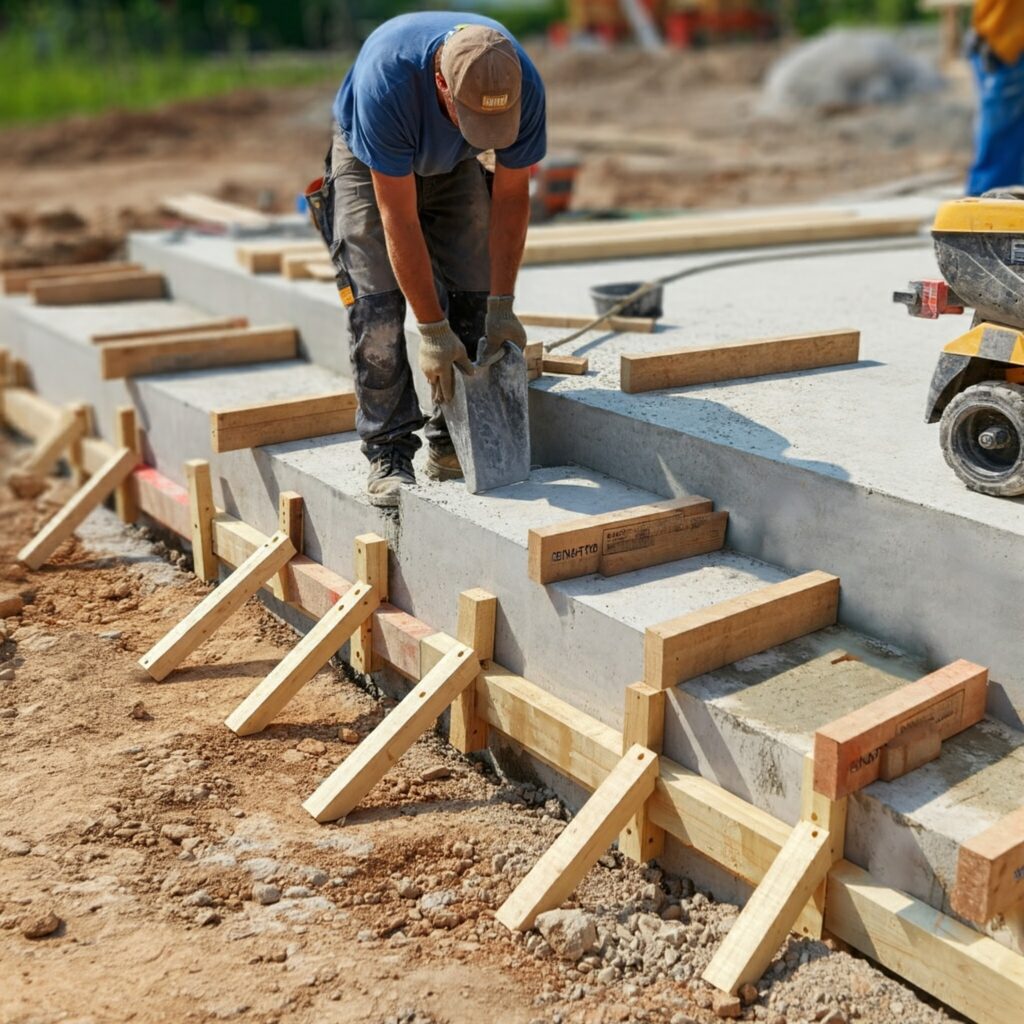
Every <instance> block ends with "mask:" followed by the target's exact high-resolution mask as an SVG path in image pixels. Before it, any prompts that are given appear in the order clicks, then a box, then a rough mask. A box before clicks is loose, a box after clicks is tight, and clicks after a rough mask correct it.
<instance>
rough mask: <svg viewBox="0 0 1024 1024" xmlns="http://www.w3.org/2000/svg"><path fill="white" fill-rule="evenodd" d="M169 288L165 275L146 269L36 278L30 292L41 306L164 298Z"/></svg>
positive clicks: (30, 286)
mask: <svg viewBox="0 0 1024 1024" xmlns="http://www.w3.org/2000/svg"><path fill="white" fill-rule="evenodd" d="M166 292H167V283H166V281H165V280H164V275H163V274H160V273H155V272H150V271H145V270H129V271H126V272H124V273H121V274H89V275H86V276H84V277H57V278H53V279H52V280H49V279H48V280H46V281H33V282H32V284H31V285H29V294H30V295H31V296H32V300H33V302H35V303H37V304H38V305H40V306H80V305H85V304H87V303H99V302H128V301H138V300H142V299H162V298H163V297H164V295H165V294H166Z"/></svg>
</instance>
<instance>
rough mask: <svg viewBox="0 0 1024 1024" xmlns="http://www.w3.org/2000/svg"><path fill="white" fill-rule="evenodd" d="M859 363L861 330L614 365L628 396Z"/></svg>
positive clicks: (632, 358) (635, 358)
mask: <svg viewBox="0 0 1024 1024" xmlns="http://www.w3.org/2000/svg"><path fill="white" fill-rule="evenodd" d="M859 358H860V331H854V330H842V331H828V332H814V333H811V334H792V335H788V336H786V337H779V338H760V339H757V340H755V341H730V342H722V343H720V344H716V345H700V346H693V347H688V348H675V349H668V350H666V351H662V352H651V353H647V354H633V355H630V354H623V355H622V356H621V357H620V360H619V383H620V386H621V388H622V390H623V391H625V392H626V393H627V394H638V393H640V392H643V391H656V390H658V389H660V388H679V387H687V386H689V385H692V384H710V383H713V382H715V381H721V380H739V379H742V378H744V377H761V376H764V375H765V374H770V373H793V372H795V371H798V370H813V369H816V368H818V367H822V366H839V365H842V364H846V363H856V362H857V361H858V359H859Z"/></svg>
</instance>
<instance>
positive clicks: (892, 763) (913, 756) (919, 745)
mask: <svg viewBox="0 0 1024 1024" xmlns="http://www.w3.org/2000/svg"><path fill="white" fill-rule="evenodd" d="M941 753H942V737H941V736H940V735H939V734H938V733H937V732H936V731H935V730H934V729H933V728H932V727H931V723H930V722H918V724H917V725H914V726H911V727H910V728H909V729H907V730H906V731H905V732H901V733H900V734H899V736H897V737H896V738H895V739H892V740H890V741H889V742H888V743H886V745H885V746H884V747H882V756H881V759H880V761H879V767H878V777H879V778H880V779H881V780H882V781H883V782H892V780H893V779H898V778H900V777H901V776H903V775H906V774H907V773H908V772H912V771H914V770H915V769H916V768H920V767H921V766H922V765H925V764H928V762H929V761H935V760H936V759H937V758H938V757H939V755H940V754H941Z"/></svg>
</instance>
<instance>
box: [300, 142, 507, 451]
mask: <svg viewBox="0 0 1024 1024" xmlns="http://www.w3.org/2000/svg"><path fill="white" fill-rule="evenodd" d="M416 193H417V199H418V207H419V215H420V226H421V227H422V229H423V235H424V238H425V239H426V243H427V249H428V250H429V252H430V256H431V262H432V269H433V273H434V281H435V284H436V287H437V293H438V299H439V300H440V303H441V308H442V309H443V310H445V312H446V315H447V317H448V321H449V323H450V324H451V326H452V330H453V331H454V332H455V333H456V334H457V335H458V336H459V338H460V339H461V340H462V343H463V344H464V345H465V346H466V351H467V352H468V353H469V357H470V359H473V358H475V356H476V348H477V344H478V342H479V340H480V338H481V337H482V336H483V333H484V320H485V317H486V314H487V295H488V291H489V288H490V260H489V257H488V245H487V235H488V228H489V224H490V194H489V192H488V189H487V183H486V180H485V175H484V170H483V168H482V167H481V165H480V163H479V162H478V161H477V160H465V161H463V162H462V163H460V164H458V165H457V166H456V167H455V169H454V170H452V171H450V172H449V173H448V174H438V175H432V176H430V177H425V178H421V177H417V179H416ZM308 199H309V201H310V209H311V211H312V213H313V217H314V219H315V220H316V223H317V226H318V227H319V228H320V231H321V234H323V236H324V241H325V242H326V243H327V246H328V249H329V251H330V255H331V260H332V262H333V264H334V269H335V272H336V274H337V282H338V293H339V295H340V296H341V300H342V302H343V303H344V304H345V306H346V307H347V309H348V320H349V329H350V334H351V338H350V345H351V347H350V354H351V359H352V367H353V370H354V374H355V391H356V398H357V399H358V401H359V412H358V414H357V416H356V430H357V431H358V432H359V436H360V438H361V439H362V442H363V445H362V447H363V452H364V453H365V455H366V456H367V458H369V459H371V460H372V459H374V458H376V457H377V456H378V455H381V454H383V453H384V452H385V451H387V450H388V449H394V448H397V449H399V450H401V451H402V452H403V453H404V454H407V455H409V456H411V455H412V454H413V453H414V452H415V451H416V450H417V449H418V448H419V447H420V439H419V438H418V437H417V436H416V434H415V431H417V430H419V429H420V428H421V427H423V426H424V424H426V430H425V431H424V433H425V434H426V436H427V439H428V440H429V441H430V443H431V444H432V445H436V446H437V447H439V448H440V449H441V450H443V451H450V450H451V438H450V436H449V434H448V429H447V427H446V426H445V422H444V417H443V415H442V414H441V411H440V409H439V408H437V407H436V406H435V408H434V409H433V412H432V415H431V416H430V418H429V420H428V419H427V418H426V417H425V416H424V415H423V413H422V412H421V410H420V405H419V401H418V399H417V397H416V390H415V388H414V386H413V378H412V370H411V368H410V366H409V358H408V355H407V353H406V346H405V331H404V324H405V298H404V297H403V295H402V293H401V291H400V290H399V288H398V282H397V281H396V280H395V275H394V272H393V271H392V269H391V261H390V259H389V258H388V252H387V245H386V243H385V238H384V226H383V224H382V222H381V216H380V210H379V209H378V207H377V200H376V196H375V195H374V190H373V180H372V178H371V176H370V169H369V168H368V167H367V166H366V164H364V163H362V162H361V161H360V160H357V159H356V158H355V157H354V156H353V155H352V153H351V152H349V149H348V146H346V145H345V140H344V138H343V137H342V135H341V133H340V131H338V130H337V128H336V129H335V133H334V142H333V145H332V146H331V151H330V153H329V154H328V156H327V160H326V169H325V173H324V179H323V182H322V184H320V187H319V188H317V189H315V190H313V191H311V192H310V193H309V194H308Z"/></svg>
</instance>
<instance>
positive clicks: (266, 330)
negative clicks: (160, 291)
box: [100, 326, 298, 380]
mask: <svg viewBox="0 0 1024 1024" xmlns="http://www.w3.org/2000/svg"><path fill="white" fill-rule="evenodd" d="M297 351H298V334H297V332H296V330H295V328H294V327H287V326H278V327H243V328H238V329H235V330H228V331H210V332H208V333H200V334H186V335H180V334H176V335H174V336H172V337H165V338H156V339H149V340H147V339H144V340H142V341H115V342H110V343H109V344H106V345H103V346H102V348H101V349H100V373H101V376H102V377H103V379H104V380H117V379H119V378H122V377H138V376H142V375H143V374H148V373H175V372H178V371H181V370H199V369H208V368H211V367H216V366H239V365H242V364H245V363H261V362H270V361H273V360H280V359H294V358H295V356H296V353H297Z"/></svg>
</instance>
